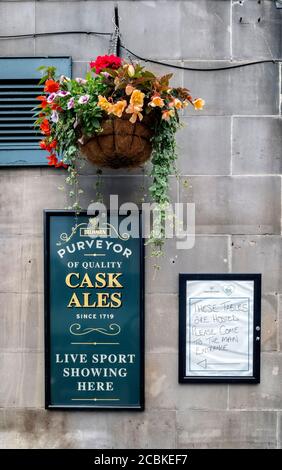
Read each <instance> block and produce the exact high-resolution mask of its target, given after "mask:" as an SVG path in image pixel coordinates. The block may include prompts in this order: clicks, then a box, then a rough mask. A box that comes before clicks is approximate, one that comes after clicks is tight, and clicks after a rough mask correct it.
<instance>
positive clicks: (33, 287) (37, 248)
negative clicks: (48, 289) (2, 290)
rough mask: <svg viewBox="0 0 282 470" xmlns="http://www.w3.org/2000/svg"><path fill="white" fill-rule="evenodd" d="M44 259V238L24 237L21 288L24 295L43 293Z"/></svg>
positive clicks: (22, 241)
mask: <svg viewBox="0 0 282 470" xmlns="http://www.w3.org/2000/svg"><path fill="white" fill-rule="evenodd" d="M43 257H44V251H43V239H42V237H40V236H37V237H22V240H21V288H22V292H23V293H27V294H30V293H35V294H36V293H42V292H43V289H44V287H43Z"/></svg>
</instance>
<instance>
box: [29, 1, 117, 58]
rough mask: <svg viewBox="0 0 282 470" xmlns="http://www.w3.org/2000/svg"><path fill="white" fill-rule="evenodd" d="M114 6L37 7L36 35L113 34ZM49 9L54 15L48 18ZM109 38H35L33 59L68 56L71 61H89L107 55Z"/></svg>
mask: <svg viewBox="0 0 282 470" xmlns="http://www.w3.org/2000/svg"><path fill="white" fill-rule="evenodd" d="M113 5H114V2H111V1H101V2H93V1H90V2H85V3H84V4H83V8H82V5H81V3H80V2H60V1H57V2H53V3H52V6H51V7H50V5H49V4H48V2H47V3H46V2H37V3H36V12H35V14H36V31H43V30H44V31H46V32H53V31H97V32H109V33H111V32H112V31H113V23H112V17H113ZM51 8H52V9H53V11H56V14H50V12H51ZM109 40H110V37H109V36H96V35H95V36H94V35H86V34H81V35H79V34H75V35H71V34H68V35H58V36H48V37H38V38H36V40H35V50H36V55H40V54H44V55H51V56H52V55H54V51H56V55H57V56H59V55H63V56H66V55H70V56H71V57H72V58H73V60H85V61H89V60H92V59H95V58H96V56H98V55H100V54H106V53H107V51H108V47H109Z"/></svg>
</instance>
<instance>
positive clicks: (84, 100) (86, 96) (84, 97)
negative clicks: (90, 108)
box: [78, 95, 90, 104]
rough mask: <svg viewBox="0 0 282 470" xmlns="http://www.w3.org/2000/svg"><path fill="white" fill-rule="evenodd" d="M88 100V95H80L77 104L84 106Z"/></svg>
mask: <svg viewBox="0 0 282 470" xmlns="http://www.w3.org/2000/svg"><path fill="white" fill-rule="evenodd" d="M89 98H90V96H89V95H82V96H81V97H80V98H79V100H78V102H79V104H86V103H88V101H89Z"/></svg>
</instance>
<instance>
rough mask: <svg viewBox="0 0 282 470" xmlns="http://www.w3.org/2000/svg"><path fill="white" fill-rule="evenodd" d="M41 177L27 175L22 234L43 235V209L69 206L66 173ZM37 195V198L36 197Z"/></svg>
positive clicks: (23, 196) (44, 174)
mask: <svg viewBox="0 0 282 470" xmlns="http://www.w3.org/2000/svg"><path fill="white" fill-rule="evenodd" d="M46 172H47V169H46V171H45V169H44V173H43V174H41V176H33V175H25V177H24V191H23V195H22V198H23V213H22V216H21V217H22V232H23V233H25V234H42V233H43V209H65V208H66V207H67V206H68V205H69V196H68V194H69V189H70V188H69V187H68V188H67V187H66V189H64V190H60V189H59V188H60V187H65V186H66V185H65V177H66V172H65V171H60V172H55V173H52V174H51V173H49V176H50V177H49V176H46ZM34 195H36V197H35V196H34Z"/></svg>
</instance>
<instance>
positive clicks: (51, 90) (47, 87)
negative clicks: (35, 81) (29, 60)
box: [44, 78, 60, 93]
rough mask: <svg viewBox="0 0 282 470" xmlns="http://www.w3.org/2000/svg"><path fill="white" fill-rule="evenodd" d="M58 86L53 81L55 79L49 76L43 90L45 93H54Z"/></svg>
mask: <svg viewBox="0 0 282 470" xmlns="http://www.w3.org/2000/svg"><path fill="white" fill-rule="evenodd" d="M59 88H60V85H59V83H57V82H55V80H52V78H49V79H48V80H46V82H45V87H44V91H45V92H46V93H56V92H57V91H58V90H59Z"/></svg>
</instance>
